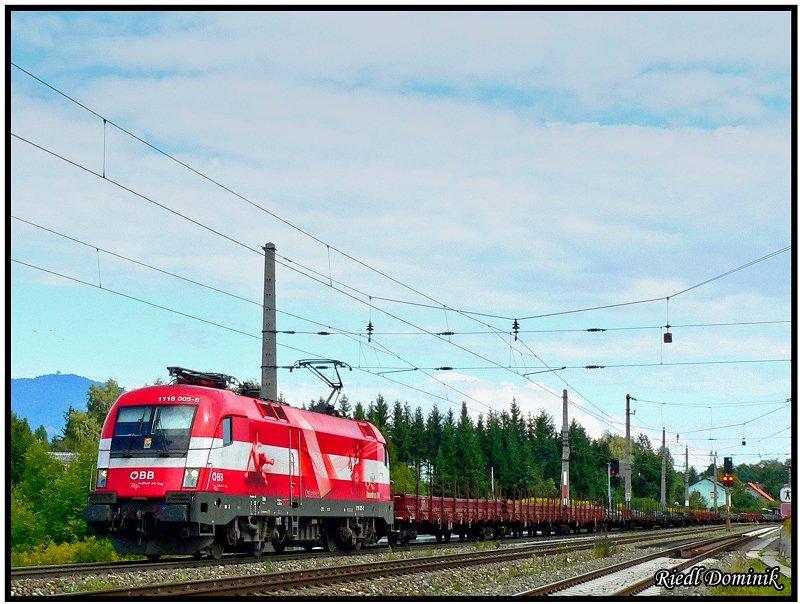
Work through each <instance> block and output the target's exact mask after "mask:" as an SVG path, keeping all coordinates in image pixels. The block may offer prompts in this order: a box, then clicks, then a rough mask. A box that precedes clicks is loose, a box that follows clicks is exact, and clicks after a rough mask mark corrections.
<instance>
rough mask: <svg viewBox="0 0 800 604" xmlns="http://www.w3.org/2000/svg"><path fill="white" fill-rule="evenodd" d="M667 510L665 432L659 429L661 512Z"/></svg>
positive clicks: (663, 429)
mask: <svg viewBox="0 0 800 604" xmlns="http://www.w3.org/2000/svg"><path fill="white" fill-rule="evenodd" d="M666 510H667V430H666V428H664V427H663V426H662V427H661V511H662V512H665V511H666Z"/></svg>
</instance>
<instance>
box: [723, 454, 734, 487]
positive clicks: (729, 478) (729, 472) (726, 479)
mask: <svg viewBox="0 0 800 604" xmlns="http://www.w3.org/2000/svg"><path fill="white" fill-rule="evenodd" d="M722 484H723V486H726V487H731V486H733V457H726V458H725V461H724V462H723V465H722Z"/></svg>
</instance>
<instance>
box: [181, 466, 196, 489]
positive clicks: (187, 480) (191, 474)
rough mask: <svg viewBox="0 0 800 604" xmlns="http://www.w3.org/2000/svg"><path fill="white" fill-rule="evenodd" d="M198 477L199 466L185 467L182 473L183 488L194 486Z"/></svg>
mask: <svg viewBox="0 0 800 604" xmlns="http://www.w3.org/2000/svg"><path fill="white" fill-rule="evenodd" d="M198 478H200V468H186V472H184V474H183V488H184V489H193V488H195V487H196V486H197V479H198Z"/></svg>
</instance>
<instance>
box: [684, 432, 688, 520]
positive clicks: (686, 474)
mask: <svg viewBox="0 0 800 604" xmlns="http://www.w3.org/2000/svg"><path fill="white" fill-rule="evenodd" d="M683 509H684V511H685V512H686V513H687V514H688V513H689V447H686V461H684V465H683Z"/></svg>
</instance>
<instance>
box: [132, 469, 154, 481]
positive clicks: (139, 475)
mask: <svg viewBox="0 0 800 604" xmlns="http://www.w3.org/2000/svg"><path fill="white" fill-rule="evenodd" d="M155 477H156V473H155V472H154V471H153V470H134V471H133V472H131V480H153V478H155Z"/></svg>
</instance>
